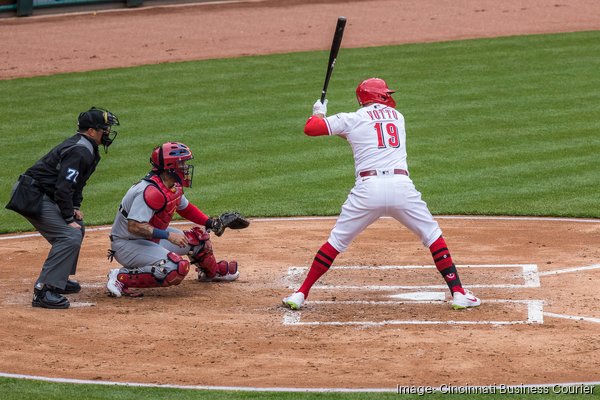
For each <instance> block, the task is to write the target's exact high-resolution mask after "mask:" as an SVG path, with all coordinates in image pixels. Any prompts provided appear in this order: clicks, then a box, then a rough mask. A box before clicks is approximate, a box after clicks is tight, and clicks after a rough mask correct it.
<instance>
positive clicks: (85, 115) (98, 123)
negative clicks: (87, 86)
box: [77, 107, 119, 132]
mask: <svg viewBox="0 0 600 400" xmlns="http://www.w3.org/2000/svg"><path fill="white" fill-rule="evenodd" d="M112 125H119V118H117V116H116V115H115V114H113V113H111V112H110V111H108V110H105V109H103V108H97V107H92V108H90V109H89V110H87V111H84V112H82V113H81V114H79V118H78V119H77V128H78V130H79V132H82V131H86V130H87V129H89V128H93V129H108V128H109V127H110V126H112Z"/></svg>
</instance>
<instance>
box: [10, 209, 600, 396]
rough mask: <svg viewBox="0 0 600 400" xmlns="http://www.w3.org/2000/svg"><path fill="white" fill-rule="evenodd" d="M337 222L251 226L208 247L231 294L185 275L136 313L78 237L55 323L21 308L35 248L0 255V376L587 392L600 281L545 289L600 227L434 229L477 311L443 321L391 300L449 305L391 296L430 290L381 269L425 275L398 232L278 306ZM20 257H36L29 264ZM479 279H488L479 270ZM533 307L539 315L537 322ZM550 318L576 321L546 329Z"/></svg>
mask: <svg viewBox="0 0 600 400" xmlns="http://www.w3.org/2000/svg"><path fill="white" fill-rule="evenodd" d="M334 222H335V221H334V219H307V220H297V221H268V220H255V221H253V223H252V225H251V227H250V228H249V229H247V230H245V231H229V232H227V233H226V234H225V235H224V236H222V237H221V238H216V239H215V240H214V245H215V251H216V254H217V257H218V258H221V257H223V258H231V257H235V258H237V259H238V260H239V262H240V265H241V271H242V275H241V277H240V279H239V281H237V282H234V283H225V284H206V283H200V282H197V281H194V279H193V278H194V276H195V274H193V275H192V276H191V277H190V278H191V279H187V280H185V281H184V282H183V283H182V284H181V285H180V286H178V287H173V288H167V289H162V290H161V289H148V290H146V291H145V297H144V298H141V299H132V298H120V299H113V298H109V297H107V296H106V294H105V290H104V287H103V285H104V283H105V279H106V278H105V275H106V272H107V271H108V269H109V268H110V267H111V265H110V264H109V263H108V261H107V260H106V259H105V258H104V253H105V249H106V248H107V247H108V238H107V230H101V231H94V232H88V234H87V236H86V239H85V245H84V247H83V251H82V257H81V260H80V267H79V272H78V274H77V277H78V279H80V281H81V282H82V283H83V284H84V289H83V291H82V292H81V293H80V294H77V295H71V296H70V298H71V300H72V303H73V307H72V308H71V309H70V310H66V311H54V310H52V311H50V310H43V309H32V308H31V307H30V301H31V299H30V294H31V286H32V280H33V277H34V276H36V274H37V272H38V265H39V263H41V261H42V259H43V258H42V257H41V256H40V255H39V254H43V253H44V252H45V251H46V249H47V248H48V245H47V244H46V243H45V242H44V240H43V239H42V238H40V237H34V238H27V239H20V240H17V239H10V240H0V249H1V251H2V254H3V255H4V257H5V260H8V261H9V262H8V263H7V264H8V265H6V264H5V265H4V267H3V269H4V277H5V278H4V279H3V280H2V290H1V292H0V293H1V294H0V303H1V304H2V308H0V316H1V317H2V318H3V321H4V323H3V324H2V327H0V334H1V337H2V354H3V357H2V358H1V359H0V370H1V371H4V372H10V373H18V374H33V375H43V376H55V377H69V378H79V379H91V380H110V381H129V382H131V381H133V382H146V383H171V384H184V385H217V386H253V387H272V386H279V387H350V388H363V387H367V388H390V389H392V388H394V387H396V385H397V384H401V385H408V384H430V385H442V384H472V385H492V384H500V383H511V384H521V383H546V382H580V381H591V380H595V381H598V380H600V373H599V372H598V371H597V368H596V367H597V365H598V363H599V362H600V351H599V350H600V339H599V338H598V327H599V324H598V323H599V322H600V311H599V310H598V308H597V307H595V306H594V305H596V304H598V303H599V301H600V294H598V291H597V282H598V281H599V280H600V269H589V270H585V269H582V270H570V271H564V272H562V273H559V274H556V275H544V273H547V272H549V271H562V270H565V269H567V270H569V269H572V268H581V267H585V266H590V265H593V264H592V263H593V262H594V261H596V262H597V260H598V259H600V250H598V248H597V242H598V235H599V234H600V224H598V223H593V222H567V221H562V222H561V221H524V220H516V221H513V220H491V219H473V220H463V219H441V220H440V222H441V225H442V228H443V229H444V232H445V235H446V236H447V238H448V242H449V245H450V246H451V248H452V249H454V257H455V259H456V260H458V262H459V263H460V264H462V265H467V264H468V265H471V266H470V267H469V268H466V267H462V268H461V267H460V266H459V268H461V269H460V271H461V272H462V275H463V279H464V281H465V282H467V283H468V284H471V285H473V286H474V290H476V292H477V293H478V294H479V295H481V297H482V298H483V300H484V304H483V305H482V306H481V307H480V308H479V309H475V310H469V311H467V312H456V311H453V310H451V308H450V305H449V303H447V302H444V301H431V302H422V301H421V302H417V301H411V300H399V299H397V298H394V297H391V296H393V295H397V294H399V293H402V294H407V293H415V292H420V293H426V294H428V295H432V294H434V293H443V295H445V293H446V290H445V289H444V288H443V286H439V288H438V287H430V288H423V287H415V288H413V289H394V288H393V287H392V286H398V285H403V286H428V285H434V286H436V285H439V284H440V283H442V284H443V282H441V278H439V277H438V274H437V272H436V271H435V270H434V269H415V268H414V267H410V268H409V269H385V268H384V266H420V265H431V261H430V256H429V254H428V252H427V251H426V249H423V248H422V246H421V245H420V243H419V242H418V240H416V239H415V238H414V237H413V236H412V234H411V233H410V232H408V231H407V230H406V229H404V228H401V227H399V226H398V225H397V224H396V223H395V222H394V221H393V220H391V219H384V220H380V221H379V222H377V223H376V224H374V225H373V226H372V227H370V228H369V229H368V230H367V231H366V232H364V234H363V235H361V236H360V237H359V239H358V240H357V241H356V242H355V244H354V246H352V248H351V249H350V250H349V251H348V252H347V253H344V254H342V255H341V256H340V257H339V258H338V259H337V260H336V263H335V265H336V266H337V267H336V268H334V269H332V271H330V272H329V274H327V276H326V277H325V279H324V280H323V284H324V285H326V287H324V288H315V289H313V292H312V296H311V298H310V299H309V300H311V301H310V302H308V303H307V307H306V309H305V310H304V311H302V312H301V313H297V312H288V311H286V310H285V309H284V308H283V307H281V306H280V305H279V301H280V298H281V297H283V296H284V295H285V294H287V293H288V292H289V289H288V285H290V284H291V285H294V284H295V282H297V281H296V280H295V279H294V274H293V273H292V274H289V270H290V268H294V267H306V266H308V265H309V263H310V261H311V258H312V256H313V253H314V251H315V250H316V249H317V248H318V247H319V246H320V245H321V243H322V242H323V241H324V240H325V239H326V237H327V234H328V231H329V229H330V228H331V227H332V226H333V224H334ZM307 232H310V235H307V234H306V233H307ZM383 237H385V238H387V243H386V246H385V249H382V248H381V238H383ZM257 238H260V240H257ZM264 243H271V244H272V245H271V246H269V248H268V249H267V248H265V245H264ZM382 250H383V251H382ZM32 254H38V255H37V256H36V257H35V259H33V260H32V258H31V256H32ZM489 264H491V265H495V266H496V268H483V267H482V265H489ZM523 264H524V265H526V266H528V267H526V268H532V267H531V266H532V265H534V266H536V267H537V271H538V273H537V275H538V280H539V285H536V284H535V281H536V278H535V276H532V275H531V274H529V275H527V276H525V275H524V274H523V267H522V266H521V265H523ZM511 265H512V266H511ZM515 265H519V266H515ZM113 266H114V265H113ZM346 266H362V267H365V268H366V269H345V268H344V267H346ZM598 267H599V265H596V268H598ZM292 271H293V270H292ZM9 277H10V278H9ZM352 285H357V286H359V287H358V288H348V287H347V286H352ZM490 285H491V286H490ZM340 286H344V287H346V288H338V287H340ZM385 286H388V287H389V288H382V287H385ZM494 286H495V287H494ZM499 300H503V301H504V302H499ZM523 301H527V302H529V303H526V302H523ZM535 301H538V302H540V301H542V302H543V308H542V309H541V310H539V309H538V310H536V309H535ZM529 308H530V309H529ZM548 313H551V314H548ZM290 314H292V317H291V318H290ZM556 314H558V315H560V316H565V318H566V316H579V317H586V318H587V320H571V319H565V318H557V317H556V316H550V315H556ZM294 316H295V317H294ZM298 316H299V317H300V318H298ZM540 316H541V318H542V320H539V318H540ZM528 319H532V321H530V322H532V323H528ZM536 319H537V320H536ZM386 321H387V323H385V322H386ZM394 321H396V322H394ZM403 321H404V322H403ZM465 322H466V323H469V324H465ZM490 322H494V323H490ZM306 323H311V324H310V325H304V324H306ZM331 324H334V325H331ZM335 324H337V325H335ZM557 366H560V367H557ZM365 371H369V372H368V373H365Z"/></svg>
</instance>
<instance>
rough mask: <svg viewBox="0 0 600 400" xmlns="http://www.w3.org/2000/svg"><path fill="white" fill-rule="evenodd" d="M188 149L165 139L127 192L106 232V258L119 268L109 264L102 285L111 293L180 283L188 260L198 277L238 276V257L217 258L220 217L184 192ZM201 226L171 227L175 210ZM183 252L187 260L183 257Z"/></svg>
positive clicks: (188, 183) (227, 278) (226, 278)
mask: <svg viewBox="0 0 600 400" xmlns="http://www.w3.org/2000/svg"><path fill="white" fill-rule="evenodd" d="M192 158H193V155H192V151H191V150H190V149H189V148H188V146H186V145H185V144H183V143H177V142H168V143H164V144H163V145H161V146H158V147H156V148H155V149H154V150H153V151H152V154H151V157H150V162H151V164H152V171H150V173H149V174H148V175H147V176H146V177H145V178H144V179H142V180H141V181H139V182H137V183H136V184H134V185H133V186H132V187H131V188H130V189H129V190H128V191H127V193H126V194H125V196H124V197H123V200H122V201H121V204H120V205H119V210H118V211H117V215H116V217H115V221H114V223H113V226H112V231H111V235H110V239H111V249H110V250H109V257H110V258H111V260H112V258H113V257H114V258H115V259H116V260H117V261H118V262H119V263H120V264H121V265H122V266H123V267H122V268H120V269H119V268H117V269H112V270H111V271H110V272H109V274H108V282H107V284H106V287H107V289H108V291H109V295H111V296H115V297H120V296H122V295H127V296H138V295H140V294H139V293H136V292H132V291H131V290H130V288H152V287H163V286H172V285H178V284H179V283H181V281H182V280H183V279H184V278H185V276H186V275H187V273H188V272H189V269H190V262H191V264H194V265H196V268H197V270H198V280H200V281H204V282H219V281H234V280H236V279H237V278H238V277H239V272H238V264H237V262H236V261H230V262H228V261H219V262H217V261H216V259H215V256H214V254H213V249H212V243H211V240H210V234H209V233H208V231H207V230H212V231H213V232H215V234H216V235H217V236H221V234H222V233H223V231H224V229H225V227H226V226H224V224H223V221H222V219H221V218H220V217H217V218H209V217H208V216H207V215H206V214H204V213H203V212H202V211H201V210H200V209H198V207H196V206H195V205H194V204H192V203H190V201H189V200H188V199H187V198H186V197H185V195H184V193H183V188H184V187H191V186H192V179H193V173H194V167H193V165H190V164H188V163H187V162H188V161H189V160H191V159H192ZM175 212H177V213H178V214H179V215H181V216H182V217H184V218H185V219H187V220H189V221H191V222H193V223H195V224H198V225H202V226H204V227H205V228H206V229H202V228H201V227H199V226H196V227H194V228H192V229H191V230H188V231H181V230H178V229H175V228H172V227H169V224H170V222H171V219H172V217H173V214H174V213H175ZM183 255H187V256H188V258H189V261H188V260H187V259H184V258H183V257H182V256H183Z"/></svg>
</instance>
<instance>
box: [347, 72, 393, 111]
mask: <svg viewBox="0 0 600 400" xmlns="http://www.w3.org/2000/svg"><path fill="white" fill-rule="evenodd" d="M392 93H395V90H391V89H390V88H389V87H388V85H387V83H385V81H384V80H383V79H379V78H369V79H365V80H364V81H362V82H361V83H359V85H358V86H357V87H356V99H357V100H358V104H360V105H361V106H364V105H366V104H369V103H379V104H384V105H386V106H388V107H392V108H394V107H396V101H394V99H393V98H392Z"/></svg>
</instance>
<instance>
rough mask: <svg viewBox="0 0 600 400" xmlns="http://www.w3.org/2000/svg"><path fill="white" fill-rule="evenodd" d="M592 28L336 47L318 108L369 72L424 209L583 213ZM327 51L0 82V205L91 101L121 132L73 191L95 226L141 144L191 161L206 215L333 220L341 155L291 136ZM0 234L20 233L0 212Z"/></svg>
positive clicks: (589, 149) (315, 88)
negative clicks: (232, 212)
mask: <svg viewBox="0 0 600 400" xmlns="http://www.w3.org/2000/svg"><path fill="white" fill-rule="evenodd" d="M599 52H600V32H583V33H572V34H560V35H540V36H524V37H507V38H498V39H485V40H468V41H460V42H444V43H431V44H410V45H403V46H390V47H374V48H367V49H343V51H342V52H341V54H340V57H339V60H338V65H337V66H336V71H335V72H334V76H333V79H332V81H331V85H330V86H331V87H330V90H329V94H328V98H329V99H330V104H329V113H330V114H333V113H336V112H342V111H351V110H354V109H356V108H357V105H356V100H355V97H354V89H355V87H356V85H357V83H358V82H359V81H360V80H362V79H364V78H366V77H369V76H374V75H376V76H380V77H383V78H385V79H386V80H387V81H388V83H389V84H390V86H392V87H394V88H396V89H397V90H398V93H397V94H396V96H395V97H396V99H397V102H398V109H399V110H400V111H401V112H403V113H404V115H405V118H406V124H407V137H408V145H407V146H408V153H409V167H410V170H411V173H412V177H413V179H414V181H415V183H416V185H417V187H418V188H419V189H420V190H421V192H422V193H423V195H424V198H425V200H426V201H427V202H428V204H429V206H430V208H431V210H432V212H433V213H434V214H494V215H498V214H509V215H545V216H569V217H599V216H600V201H599V200H598V196H597V194H596V193H597V190H596V189H597V181H598V179H597V177H598V176H599V175H600V158H599V157H598V156H597V154H598V152H600V135H598V132H599V131H600V107H598V104H600V91H598V87H600V58H599V57H597V54H598V53H599ZM326 59H327V54H326V53H324V52H311V53H295V54H282V55H271V56H262V57H243V58H236V59H229V60H209V61H199V62H184V63H173V64H161V65H152V66H144V67H138V68H125V69H112V70H104V71H98V72H87V73H75V74H64V75H56V76H49V77H37V78H29V79H15V80H8V81H0V92H1V93H2V94H3V96H2V97H1V98H0V110H2V112H1V113H0V130H1V132H0V151H1V152H2V160H3V164H4V165H5V166H8V167H5V168H3V169H2V170H1V171H0V186H1V187H2V190H1V191H0V193H1V194H0V202H2V203H3V204H5V203H6V201H7V200H8V196H9V193H10V188H11V186H12V184H13V182H14V181H15V180H16V178H17V176H18V174H19V173H21V172H23V171H24V170H25V169H26V168H28V167H29V166H30V165H31V164H33V163H34V162H35V161H36V160H37V159H38V158H39V157H40V156H42V155H43V154H45V153H46V152H47V151H48V150H49V148H51V147H52V146H53V145H55V144H57V143H59V142H60V141H61V140H62V139H63V138H65V137H67V136H68V135H70V134H72V133H73V132H74V131H75V126H76V117H77V115H78V113H79V112H80V111H82V110H85V109H87V108H88V107H90V106H92V105H97V106H104V107H107V108H108V109H110V110H111V111H113V112H115V113H117V114H118V115H119V117H120V119H121V121H122V124H121V126H120V127H119V129H118V130H119V131H120V133H119V137H118V138H117V140H116V142H115V144H114V145H113V147H111V149H110V152H109V153H108V154H107V155H105V156H104V157H103V160H102V161H101V164H100V165H99V167H98V170H97V172H96V173H95V174H94V175H93V176H92V178H91V180H90V181H89V182H88V186H87V187H86V190H85V192H84V195H85V197H86V198H85V200H84V204H83V210H84V212H86V215H87V222H88V224H93V225H95V224H107V223H111V222H112V219H113V217H114V214H115V212H116V209H117V207H118V204H119V201H120V199H121V197H122V196H123V194H124V193H125V191H126V190H127V188H128V187H129V186H130V185H131V184H132V183H134V182H135V181H137V180H138V179H139V178H141V177H142V176H143V175H144V174H145V172H146V171H147V170H148V169H149V164H148V158H149V155H150V152H151V150H152V148H153V147H154V146H155V145H157V144H159V143H161V142H164V141H167V140H177V141H182V142H184V143H186V144H188V145H190V146H191V148H192V150H193V151H194V153H195V165H196V173H195V177H194V187H193V188H192V189H190V190H188V191H187V194H188V197H189V198H190V199H192V201H194V202H196V203H197V204H198V205H199V206H200V208H201V209H203V210H204V211H205V212H207V213H210V214H215V213H219V212H221V211H225V210H227V209H238V210H240V211H242V212H243V213H245V214H247V215H249V216H293V215H335V214H337V213H338V211H339V207H340V205H341V203H342V202H343V201H344V199H345V197H346V195H347V192H348V190H349V189H350V188H351V187H352V185H353V162H352V155H351V151H350V149H349V148H348V145H347V143H346V142H344V141H343V140H340V139H338V138H327V137H320V138H309V137H307V136H305V135H304V134H303V133H302V128H303V126H304V122H305V120H306V118H307V117H308V116H309V115H310V111H311V106H312V103H313V102H314V101H315V99H316V98H317V97H318V96H319V94H320V87H321V85H322V78H323V70H324V68H325V64H326ZM0 220H1V221H2V222H1V223H0V232H11V231H15V230H29V229H31V228H30V226H29V224H28V223H26V222H25V221H24V219H22V218H21V217H20V216H18V215H16V214H14V213H12V212H9V211H7V210H4V209H2V210H1V211H0Z"/></svg>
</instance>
